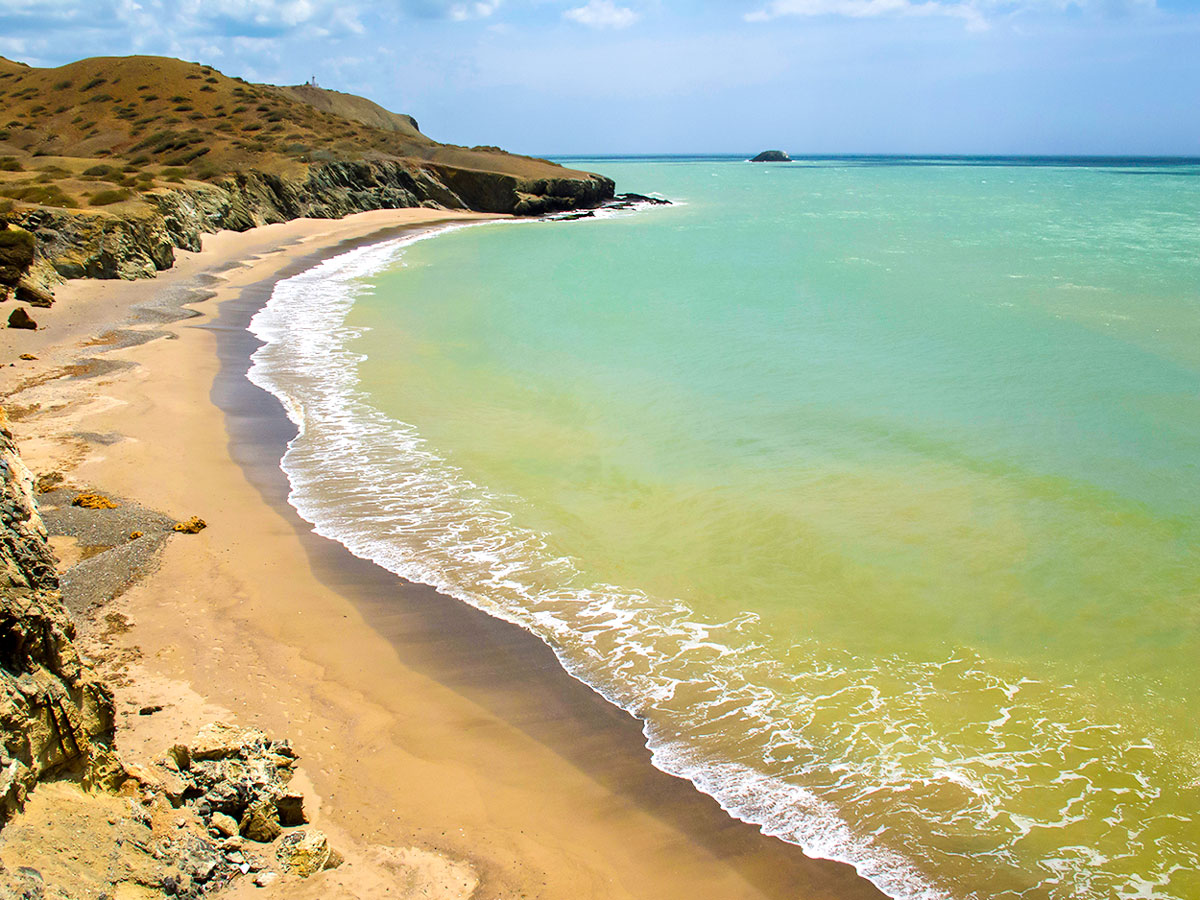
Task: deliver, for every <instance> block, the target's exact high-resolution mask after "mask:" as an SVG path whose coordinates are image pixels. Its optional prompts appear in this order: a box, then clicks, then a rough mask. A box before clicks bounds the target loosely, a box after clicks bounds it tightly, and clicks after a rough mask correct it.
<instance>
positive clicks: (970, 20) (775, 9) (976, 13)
mask: <svg viewBox="0 0 1200 900" xmlns="http://www.w3.org/2000/svg"><path fill="white" fill-rule="evenodd" d="M1156 5H1157V4H1156V0H770V2H769V3H767V5H766V6H764V7H763V8H762V9H759V10H756V11H755V12H752V13H749V14H748V15H746V16H745V19H746V21H747V22H769V21H770V20H772V19H778V18H781V17H784V16H809V17H812V16H842V17H844V18H851V19H866V18H877V17H882V16H915V17H920V16H926V17H928V16H943V17H946V18H953V19H961V20H962V21H963V22H964V23H966V26H967V29H968V30H970V31H983V30H985V29H987V28H988V27H989V21H988V18H989V16H991V15H1001V14H1013V13H1037V12H1065V11H1066V10H1068V9H1071V8H1074V9H1078V10H1080V11H1083V12H1090V13H1097V14H1101V15H1117V16H1120V15H1126V14H1130V13H1134V12H1139V11H1140V12H1146V11H1153V10H1154V9H1155V8H1156Z"/></svg>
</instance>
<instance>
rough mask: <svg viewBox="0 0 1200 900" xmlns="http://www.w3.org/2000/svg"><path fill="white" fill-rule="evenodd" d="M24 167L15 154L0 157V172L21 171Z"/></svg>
mask: <svg viewBox="0 0 1200 900" xmlns="http://www.w3.org/2000/svg"><path fill="white" fill-rule="evenodd" d="M23 171H25V167H24V166H23V165H21V161H20V160H19V159H17V158H16V157H15V156H3V157H0V172H23Z"/></svg>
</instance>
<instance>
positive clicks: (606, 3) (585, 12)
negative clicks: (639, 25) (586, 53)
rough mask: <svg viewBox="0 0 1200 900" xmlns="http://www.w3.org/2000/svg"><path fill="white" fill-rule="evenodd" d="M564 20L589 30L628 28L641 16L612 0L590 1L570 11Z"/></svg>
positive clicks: (566, 13) (564, 15) (565, 14)
mask: <svg viewBox="0 0 1200 900" xmlns="http://www.w3.org/2000/svg"><path fill="white" fill-rule="evenodd" d="M563 18H564V19H570V20H571V21H572V22H578V23H579V24H580V25H587V26H588V27H589V28H628V27H629V26H630V25H632V24H633V23H634V22H636V21H637V20H638V18H639V16H638V14H637V13H636V12H634V11H633V10H632V9H630V8H629V7H628V6H617V5H616V4H614V3H613V2H612V0H590V2H589V3H588V4H587V5H586V6H577V7H576V8H575V9H568V10H567V11H566V12H564V13H563Z"/></svg>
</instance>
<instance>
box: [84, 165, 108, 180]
mask: <svg viewBox="0 0 1200 900" xmlns="http://www.w3.org/2000/svg"><path fill="white" fill-rule="evenodd" d="M112 171H113V167H112V166H105V165H99V166H92V167H91V168H88V169H84V170H83V174H84V175H94V176H95V177H97V178H101V177H103V176H105V175H109V174H111V173H112Z"/></svg>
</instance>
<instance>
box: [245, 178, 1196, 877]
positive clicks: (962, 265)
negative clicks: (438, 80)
mask: <svg viewBox="0 0 1200 900" xmlns="http://www.w3.org/2000/svg"><path fill="white" fill-rule="evenodd" d="M571 164H572V165H573V166H575V167H580V168H587V169H591V170H593V171H599V172H602V173H604V174H607V175H610V176H612V177H613V178H615V179H616V180H617V183H618V188H619V189H620V190H631V191H638V192H642V193H656V194H659V195H661V196H665V197H669V198H671V199H672V200H674V201H677V202H676V204H675V205H673V206H669V207H657V208H647V209H642V210H637V211H634V212H628V213H621V214H616V215H602V216H598V217H595V218H588V219H582V220H578V221H559V222H520V223H499V224H488V225H483V226H473V227H464V228H457V229H454V230H450V231H445V232H443V233H441V234H440V235H439V236H437V237H436V238H435V239H423V240H417V241H413V240H400V241H390V242H388V243H384V244H378V245H374V246H368V247H363V248H360V249H356V250H353V251H351V252H349V253H347V254H345V255H343V256H340V257H337V258H335V259H332V260H329V261H327V262H325V263H323V264H321V265H319V266H317V267H316V268H315V269H312V270H310V271H308V272H306V273H304V274H302V275H299V276H297V277H294V278H292V279H290V280H288V281H284V282H282V283H280V284H279V285H278V287H277V288H276V291H275V294H274V296H273V297H272V299H271V301H270V302H269V303H268V305H267V306H266V307H265V308H264V309H263V311H261V312H260V313H259V314H258V315H257V316H256V318H255V320H254V322H253V325H252V330H253V331H254V332H255V333H256V334H257V335H258V336H259V337H260V338H261V339H262V340H264V341H265V342H266V343H265V346H264V347H263V348H262V349H261V350H259V351H258V353H257V354H256V355H255V362H254V367H253V370H252V372H251V378H252V380H254V381H255V382H256V383H258V384H259V385H262V386H263V387H265V388H267V389H268V390H270V391H271V392H273V393H275V394H276V395H277V396H279V397H280V398H281V399H282V400H283V401H284V403H285V406H286V408H287V409H288V411H289V415H290V416H291V417H292V418H293V419H294V420H295V421H296V422H297V423H298V424H299V426H300V432H301V433H300V435H299V437H298V438H297V439H296V440H295V441H294V442H293V443H292V444H291V446H290V448H289V450H288V452H287V455H286V457H285V459H284V460H283V467H284V469H285V471H286V472H287V474H288V477H289V479H290V481H291V484H292V487H293V492H292V502H293V504H294V505H295V506H296V508H297V509H298V510H299V511H300V513H301V515H303V516H304V517H305V518H306V519H308V520H309V521H310V522H312V523H313V524H314V526H315V528H316V530H317V531H319V532H320V533H321V534H324V535H327V536H328V537H331V538H333V539H335V540H338V541H341V542H342V543H344V544H345V545H346V546H348V547H349V548H350V549H351V550H352V551H353V552H355V553H356V554H358V555H360V556H363V557H366V558H369V559H373V560H375V561H377V562H379V563H380V564H382V565H384V566H385V567H387V568H389V569H391V570H392V571H394V572H396V573H398V574H399V575H402V576H404V577H406V578H409V579H413V580H417V581H422V582H427V583H430V584H433V585H435V586H437V587H439V588H441V589H442V590H443V591H445V592H447V593H449V594H452V595H454V596H456V597H459V598H461V599H463V600H465V601H467V602H469V603H472V604H474V605H476V606H479V607H481V608H483V609H485V610H488V611H491V612H493V613H494V614H496V615H498V616H502V617H504V618H506V619H508V620H511V621H513V622H517V623H519V624H521V625H522V626H524V627H525V628H527V629H529V630H530V631H532V632H533V633H534V634H536V635H538V636H539V637H541V638H542V639H543V640H545V641H546V642H547V643H549V644H550V645H551V646H552V647H553V648H554V649H555V651H556V652H557V653H558V655H559V658H560V659H561V660H562V662H563V664H564V665H565V666H566V667H567V669H568V670H569V671H570V672H572V673H573V674H574V675H575V676H577V677H578V678H580V679H582V680H584V681H586V682H587V683H588V684H591V685H593V686H594V687H595V688H596V689H597V690H598V691H600V692H602V693H603V694H604V695H605V696H607V697H609V698H610V699H612V700H613V701H614V702H616V703H618V704H619V705H621V706H622V707H624V708H625V709H627V710H629V711H631V712H633V713H635V714H636V715H637V716H639V717H640V718H641V719H642V720H643V721H644V723H645V734H646V738H647V742H648V744H649V745H650V747H651V748H652V749H653V751H654V759H655V764H656V765H658V766H659V767H661V768H662V769H664V770H666V771H669V772H672V773H674V774H678V775H682V776H685V777H687V778H689V779H691V780H692V781H693V782H694V783H695V784H696V785H697V786H698V787H699V788H700V789H701V790H703V791H705V792H707V793H710V794H712V795H713V796H714V797H716V798H717V799H718V800H719V801H720V802H721V804H722V805H723V806H724V807H725V808H726V809H727V810H728V811H729V812H730V813H731V814H732V815H735V816H738V817H740V818H743V819H746V820H748V821H751V822H755V823H758V824H759V825H761V826H762V828H763V829H764V830H765V831H766V832H767V833H769V834H773V835H777V836H779V837H780V838H782V839H784V840H787V841H791V842H794V843H796V844H799V845H800V846H802V847H803V848H804V849H805V850H806V851H807V852H808V853H809V854H811V855H815V856H822V857H828V858H832V859H838V860H843V861H847V862H850V863H852V864H854V865H855V866H856V867H857V868H858V870H859V871H860V872H861V873H862V874H863V875H864V876H866V877H868V878H870V879H871V880H872V881H873V882H874V883H875V884H877V885H878V886H879V887H880V888H881V889H882V890H884V891H885V892H886V893H888V894H889V895H891V896H892V897H895V898H906V900H909V898H914V900H915V898H925V900H932V898H955V900H965V898H978V900H984V898H987V900H1013V898H1027V900H1035V898H1055V900H1068V898H1071V900H1076V898H1084V900H1088V898H1171V900H1196V898H1198V897H1200V163H1194V162H1193V163H1189V162H1187V161H1180V160H1168V161H1157V162H1146V161H1141V162H1138V161H1128V160H1104V161H1088V160H1059V161H1056V160H970V159H952V160H916V159H908V160H904V159H866V158H861V159H813V160H803V161H800V162H796V163H793V164H791V165H751V164H748V163H745V162H742V161H738V160H730V159H702V158H696V159H637V160H618V159H602V160H587V161H582V160H572V161H571Z"/></svg>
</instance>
